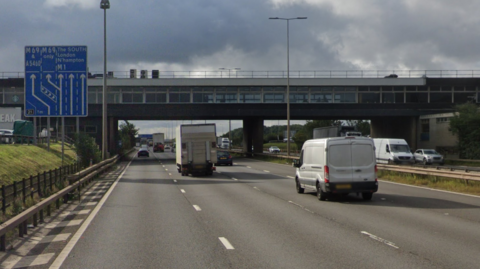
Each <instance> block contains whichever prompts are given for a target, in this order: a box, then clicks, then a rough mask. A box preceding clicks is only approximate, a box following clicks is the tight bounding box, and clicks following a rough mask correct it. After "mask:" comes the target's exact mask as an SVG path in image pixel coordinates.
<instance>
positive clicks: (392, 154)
mask: <svg viewBox="0 0 480 269" xmlns="http://www.w3.org/2000/svg"><path fill="white" fill-rule="evenodd" d="M373 142H374V143H375V155H376V156H377V162H378V163H388V164H394V163H395V164H413V163H415V159H414V158H413V154H412V152H411V151H410V147H409V146H408V143H407V141H405V139H393V138H375V139H373Z"/></svg>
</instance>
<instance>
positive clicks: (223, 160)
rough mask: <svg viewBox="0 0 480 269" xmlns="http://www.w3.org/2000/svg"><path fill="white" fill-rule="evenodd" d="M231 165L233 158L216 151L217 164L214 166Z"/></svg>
mask: <svg viewBox="0 0 480 269" xmlns="http://www.w3.org/2000/svg"><path fill="white" fill-rule="evenodd" d="M221 164H226V165H230V166H232V165H233V157H232V155H231V154H230V152H228V151H217V163H215V165H221Z"/></svg>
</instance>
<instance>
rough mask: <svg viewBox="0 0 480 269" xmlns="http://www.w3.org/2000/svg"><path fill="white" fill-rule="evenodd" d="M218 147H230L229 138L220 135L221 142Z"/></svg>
mask: <svg viewBox="0 0 480 269" xmlns="http://www.w3.org/2000/svg"><path fill="white" fill-rule="evenodd" d="M220 148H222V149H228V148H230V140H229V139H228V138H226V137H222V144H221V146H220Z"/></svg>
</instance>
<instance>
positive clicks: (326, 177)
mask: <svg viewBox="0 0 480 269" xmlns="http://www.w3.org/2000/svg"><path fill="white" fill-rule="evenodd" d="M323 171H324V172H325V174H324V177H323V178H324V180H325V183H329V182H330V180H328V178H329V177H330V176H329V170H328V166H326V165H325V166H324V167H323Z"/></svg>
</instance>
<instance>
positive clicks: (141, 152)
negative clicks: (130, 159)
mask: <svg viewBox="0 0 480 269" xmlns="http://www.w3.org/2000/svg"><path fill="white" fill-rule="evenodd" d="M137 156H138V157H141V156H147V157H149V156H150V154H149V153H148V149H146V148H141V149H139V150H138V154H137Z"/></svg>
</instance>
